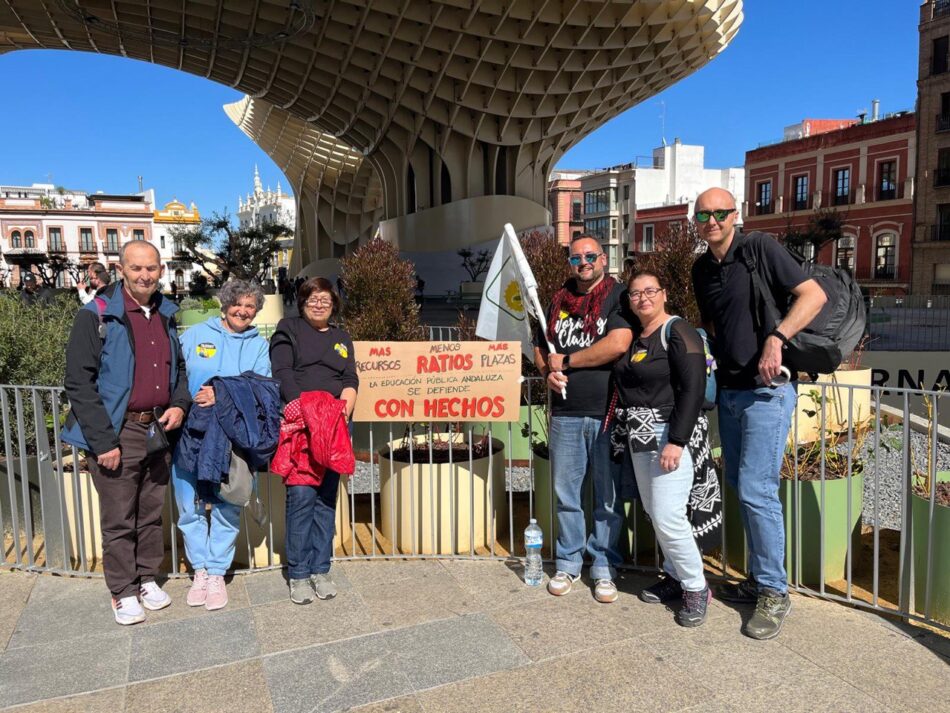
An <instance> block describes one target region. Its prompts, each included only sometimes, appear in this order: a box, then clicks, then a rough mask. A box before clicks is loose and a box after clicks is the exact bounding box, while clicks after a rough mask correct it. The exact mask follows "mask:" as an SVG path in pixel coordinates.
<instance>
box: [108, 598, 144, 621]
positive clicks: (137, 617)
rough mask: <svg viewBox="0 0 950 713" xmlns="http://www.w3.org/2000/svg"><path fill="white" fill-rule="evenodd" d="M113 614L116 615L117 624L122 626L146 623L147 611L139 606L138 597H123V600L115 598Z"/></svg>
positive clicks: (113, 599) (113, 600)
mask: <svg viewBox="0 0 950 713" xmlns="http://www.w3.org/2000/svg"><path fill="white" fill-rule="evenodd" d="M112 613H113V614H114V615H115V623H116V624H121V625H122V626H128V625H129V624H138V623H139V622H141V621H145V610H144V609H142V605H141V604H139V599H138V597H122V598H121V599H116V598H115V597H113V598H112Z"/></svg>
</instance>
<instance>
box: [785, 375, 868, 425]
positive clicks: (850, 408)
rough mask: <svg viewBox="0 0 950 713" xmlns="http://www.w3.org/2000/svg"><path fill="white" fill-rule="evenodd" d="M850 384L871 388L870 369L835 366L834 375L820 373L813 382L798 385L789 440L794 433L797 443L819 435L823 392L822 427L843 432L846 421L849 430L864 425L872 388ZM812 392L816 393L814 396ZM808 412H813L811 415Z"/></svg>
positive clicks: (866, 421)
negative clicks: (838, 367) (823, 425)
mask: <svg viewBox="0 0 950 713" xmlns="http://www.w3.org/2000/svg"><path fill="white" fill-rule="evenodd" d="M823 385H825V386H823ZM849 386H864V387H870V386H871V369H870V368H861V369H838V370H837V371H836V372H835V373H834V374H820V375H819V377H818V381H817V382H815V383H801V384H799V385H798V406H797V408H796V411H795V414H794V415H793V417H792V419H793V420H792V428H791V429H790V431H789V436H788V441H789V443H791V442H792V439H793V438H795V436H796V434H797V436H798V442H799V443H811V442H813V441H817V440H818V439H819V438H820V437H821V411H822V408H821V403H822V400H821V397H822V394H824V412H825V430H826V431H827V432H828V433H844V432H846V431H847V430H848V423H849V422H850V423H851V424H852V425H851V427H852V429H854V428H858V427H859V426H863V425H865V424H867V423H868V421H869V420H870V418H871V389H870V388H857V389H851V388H847V387H849ZM812 392H816V394H817V395H816V396H815V397H814V398H812V395H811V394H812ZM849 399H850V404H849ZM808 412H814V414H813V415H810V414H809V413H808ZM796 419H797V426H796ZM796 428H797V429H798V430H797V431H796Z"/></svg>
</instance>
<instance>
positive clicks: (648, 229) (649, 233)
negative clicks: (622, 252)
mask: <svg viewBox="0 0 950 713" xmlns="http://www.w3.org/2000/svg"><path fill="white" fill-rule="evenodd" d="M653 232H654V227H653V226H652V225H644V226H643V244H642V245H641V247H640V249H641V250H642V251H643V252H645V253H652V252H653Z"/></svg>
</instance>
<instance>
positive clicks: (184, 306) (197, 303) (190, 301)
mask: <svg viewBox="0 0 950 713" xmlns="http://www.w3.org/2000/svg"><path fill="white" fill-rule="evenodd" d="M178 307H179V308H180V309H181V311H182V312H184V311H185V310H189V309H204V308H203V307H202V300H196V299H195V298H194V297H186V298H185V299H183V300H182V301H181V302H179V303H178Z"/></svg>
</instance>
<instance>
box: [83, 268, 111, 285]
mask: <svg viewBox="0 0 950 713" xmlns="http://www.w3.org/2000/svg"><path fill="white" fill-rule="evenodd" d="M86 271H87V272H92V274H93V275H95V276H96V277H97V278H99V280H100V282H102V284H103V285H108V284H109V283H110V282H112V275H110V274H109V271H108V270H107V269H106V266H105V265H103V264H102V263H101V262H91V263H89V264H88V265H86Z"/></svg>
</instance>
